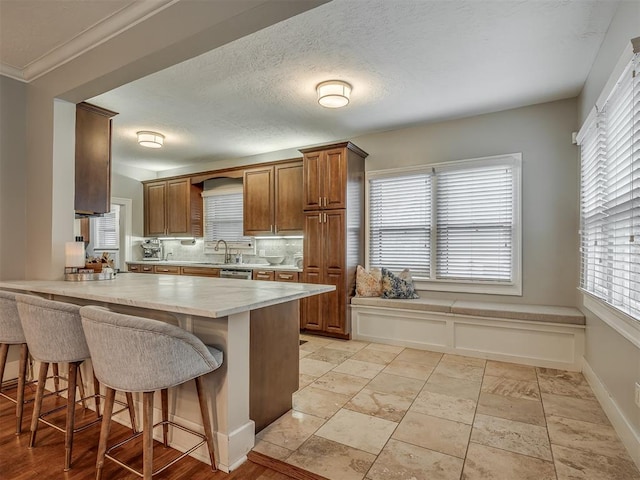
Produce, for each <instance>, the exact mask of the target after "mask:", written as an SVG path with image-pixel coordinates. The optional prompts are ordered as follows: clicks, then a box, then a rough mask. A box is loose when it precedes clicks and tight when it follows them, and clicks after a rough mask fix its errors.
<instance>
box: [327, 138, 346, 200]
mask: <svg viewBox="0 0 640 480" xmlns="http://www.w3.org/2000/svg"><path fill="white" fill-rule="evenodd" d="M324 153H325V156H324V161H323V164H322V167H323V170H324V172H323V182H322V196H323V204H322V205H323V207H324V208H346V205H347V204H346V199H345V196H346V194H347V163H346V162H347V156H346V152H345V149H344V148H336V149H333V150H327V151H326V152H324Z"/></svg>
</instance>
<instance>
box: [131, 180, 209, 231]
mask: <svg viewBox="0 0 640 480" xmlns="http://www.w3.org/2000/svg"><path fill="white" fill-rule="evenodd" d="M143 186H144V235H145V236H146V237H162V236H189V237H201V236H202V234H203V230H202V209H203V203H202V196H201V194H202V184H201V183H200V184H192V183H191V179H190V178H176V179H170V180H155V181H149V182H143Z"/></svg>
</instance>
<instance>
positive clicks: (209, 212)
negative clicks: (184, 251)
mask: <svg viewBox="0 0 640 480" xmlns="http://www.w3.org/2000/svg"><path fill="white" fill-rule="evenodd" d="M204 212H205V218H204V239H205V241H207V242H215V241H217V240H225V241H227V242H240V241H244V238H245V237H244V235H243V228H242V215H243V213H242V193H241V192H240V193H225V194H215V195H207V196H205V197H204Z"/></svg>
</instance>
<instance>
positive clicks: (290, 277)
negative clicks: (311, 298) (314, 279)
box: [276, 272, 298, 282]
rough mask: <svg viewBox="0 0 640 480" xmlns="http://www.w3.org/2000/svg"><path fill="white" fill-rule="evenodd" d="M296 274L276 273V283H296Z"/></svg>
mask: <svg viewBox="0 0 640 480" xmlns="http://www.w3.org/2000/svg"><path fill="white" fill-rule="evenodd" d="M297 281H298V272H276V282H297Z"/></svg>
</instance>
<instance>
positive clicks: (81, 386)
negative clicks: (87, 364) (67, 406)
mask: <svg viewBox="0 0 640 480" xmlns="http://www.w3.org/2000/svg"><path fill="white" fill-rule="evenodd" d="M78 391H79V392H80V400H82V402H81V403H82V408H84V409H86V408H87V401H86V400H85V398H84V397H85V393H84V381H83V380H82V370H81V369H80V364H78Z"/></svg>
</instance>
